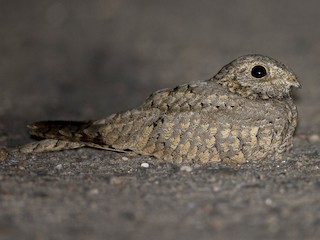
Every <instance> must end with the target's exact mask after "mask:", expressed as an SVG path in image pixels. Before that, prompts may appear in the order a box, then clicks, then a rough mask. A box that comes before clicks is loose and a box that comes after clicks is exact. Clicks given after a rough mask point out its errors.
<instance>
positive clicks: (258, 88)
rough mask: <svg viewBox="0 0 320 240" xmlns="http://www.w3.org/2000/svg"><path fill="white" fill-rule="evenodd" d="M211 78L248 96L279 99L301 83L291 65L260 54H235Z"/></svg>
mask: <svg viewBox="0 0 320 240" xmlns="http://www.w3.org/2000/svg"><path fill="white" fill-rule="evenodd" d="M214 79H216V80H217V81H218V83H219V84H221V85H223V86H225V87H227V88H228V89H229V90H230V91H231V92H234V93H238V94H240V95H241V96H244V97H248V98H261V99H269V98H277V99H282V98H285V97H288V96H289V95H290V91H291V88H292V87H297V88H299V87H300V86H301V85H300V83H299V82H298V80H297V77H296V75H295V74H294V73H293V72H292V70H291V69H289V68H288V67H287V66H285V65H284V64H282V63H280V62H278V61H276V60H274V59H272V58H269V57H266V56H263V55H246V56H242V57H239V58H237V59H236V60H234V61H232V62H231V63H229V64H228V65H226V66H224V67H223V68H222V69H221V70H220V71H219V73H218V74H217V75H216V76H215V77H214Z"/></svg>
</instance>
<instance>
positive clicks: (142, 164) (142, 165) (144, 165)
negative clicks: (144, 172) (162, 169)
mask: <svg viewBox="0 0 320 240" xmlns="http://www.w3.org/2000/svg"><path fill="white" fill-rule="evenodd" d="M141 167H143V168H148V167H149V163H146V162H144V163H141Z"/></svg>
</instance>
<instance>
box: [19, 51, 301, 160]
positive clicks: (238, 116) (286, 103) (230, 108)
mask: <svg viewBox="0 0 320 240" xmlns="http://www.w3.org/2000/svg"><path fill="white" fill-rule="evenodd" d="M255 65H262V66H264V67H265V68H266V69H267V71H268V76H266V77H265V78H263V79H255V78H254V77H252V76H250V73H251V72H250V71H251V68H252V67H253V66H255ZM292 86H294V87H298V86H299V83H298V82H297V80H296V77H295V75H294V74H293V73H292V71H291V70H290V69H288V68H287V67H286V66H284V65H283V64H281V63H279V62H277V61H275V60H273V59H271V58H268V57H265V56H261V55H248V56H244V57H240V58H238V59H236V60H235V61H233V62H231V63H230V64H228V65H226V66H225V67H224V68H223V69H222V70H221V71H220V72H219V73H218V74H217V75H216V76H215V77H213V78H211V79H209V80H207V81H202V82H194V83H191V84H184V85H181V86H178V87H176V88H174V89H164V90H160V91H157V92H155V93H153V94H152V95H151V96H150V97H149V98H148V99H147V100H146V101H145V103H144V104H143V105H142V106H140V107H139V108H137V109H133V110H129V111H126V112H123V113H118V114H113V115H111V116H109V117H108V118H106V119H102V120H97V121H90V122H63V121H48V122H39V123H34V124H32V125H31V126H30V129H31V134H32V135H35V136H38V137H42V138H46V139H52V141H51V142H50V140H47V142H46V145H48V143H50V144H51V146H49V147H43V144H41V142H38V143H33V144H31V145H28V146H26V147H23V148H21V149H22V151H23V152H41V151H54V150H62V149H70V148H77V147H83V146H90V147H98V148H102V149H107V150H114V151H133V152H135V153H138V154H143V155H150V156H155V157H157V158H161V159H165V160H170V161H173V162H201V163H206V162H218V161H226V162H233V163H243V162H245V161H258V160H261V159H264V158H266V157H274V158H279V157H280V156H281V155H282V153H284V152H286V151H288V150H289V149H290V148H291V147H292V137H293V133H294V130H295V128H296V125H297V111H296V107H295V105H294V104H293V101H292V99H291V97H290V89H291V87H292ZM50 144H49V145H50ZM59 146H60V147H59Z"/></svg>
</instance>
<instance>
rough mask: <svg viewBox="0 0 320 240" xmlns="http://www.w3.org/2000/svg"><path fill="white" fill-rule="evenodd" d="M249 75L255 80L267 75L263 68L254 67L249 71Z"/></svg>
mask: <svg viewBox="0 0 320 240" xmlns="http://www.w3.org/2000/svg"><path fill="white" fill-rule="evenodd" d="M251 75H252V76H253V77H255V78H262V77H264V76H266V75H267V70H266V69H265V68H264V67H263V66H260V65H258V66H254V67H253V68H252V70H251Z"/></svg>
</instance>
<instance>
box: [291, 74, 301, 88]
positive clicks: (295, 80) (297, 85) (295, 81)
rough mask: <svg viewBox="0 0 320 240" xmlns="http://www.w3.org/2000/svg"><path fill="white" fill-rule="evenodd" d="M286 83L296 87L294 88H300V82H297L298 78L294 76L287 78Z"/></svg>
mask: <svg viewBox="0 0 320 240" xmlns="http://www.w3.org/2000/svg"><path fill="white" fill-rule="evenodd" d="M288 83H289V84H290V85H291V86H292V87H296V88H301V84H300V83H299V82H298V79H297V78H296V77H295V76H294V77H292V78H289V79H288Z"/></svg>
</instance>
